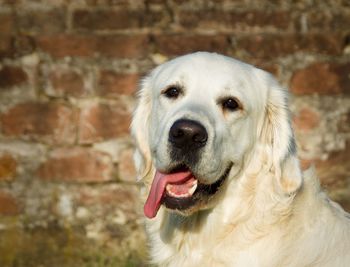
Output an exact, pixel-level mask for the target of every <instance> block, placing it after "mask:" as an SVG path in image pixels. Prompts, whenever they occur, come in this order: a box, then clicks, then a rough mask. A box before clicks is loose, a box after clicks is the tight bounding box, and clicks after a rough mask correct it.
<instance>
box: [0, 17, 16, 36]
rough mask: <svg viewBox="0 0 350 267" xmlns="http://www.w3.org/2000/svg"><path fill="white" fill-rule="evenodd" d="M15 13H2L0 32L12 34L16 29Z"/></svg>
mask: <svg viewBox="0 0 350 267" xmlns="http://www.w3.org/2000/svg"><path fill="white" fill-rule="evenodd" d="M14 24H15V23H14V15H13V14H0V33H1V34H11V33H12V32H13V31H14Z"/></svg>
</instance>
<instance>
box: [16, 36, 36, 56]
mask: <svg viewBox="0 0 350 267" xmlns="http://www.w3.org/2000/svg"><path fill="white" fill-rule="evenodd" d="M13 46H14V48H13V49H14V54H15V56H24V55H27V54H30V53H33V52H34V50H35V48H36V46H35V41H34V39H33V37H32V36H30V35H28V34H18V35H17V36H16V37H15V38H14V40H13Z"/></svg>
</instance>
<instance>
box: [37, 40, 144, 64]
mask: <svg viewBox="0 0 350 267" xmlns="http://www.w3.org/2000/svg"><path fill="white" fill-rule="evenodd" d="M36 44H37V46H38V47H39V49H41V50H42V51H44V52H46V53H49V54H50V55H52V56H53V57H65V56H76V57H93V56H105V57H120V58H135V57H141V56H145V55H146V54H147V52H148V51H147V44H148V38H147V36H146V35H132V36H126V35H108V36H97V35H96V36H94V35H71V34H61V35H44V36H39V37H37V38H36Z"/></svg>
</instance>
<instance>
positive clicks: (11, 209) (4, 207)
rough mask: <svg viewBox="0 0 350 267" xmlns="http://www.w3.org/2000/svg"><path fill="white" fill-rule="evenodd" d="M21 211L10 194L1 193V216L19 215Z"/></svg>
mask: <svg viewBox="0 0 350 267" xmlns="http://www.w3.org/2000/svg"><path fill="white" fill-rule="evenodd" d="M20 211H21V208H20V206H19V203H18V201H17V200H16V198H15V197H14V196H13V195H12V194H10V193H8V192H5V191H0V215H5V216H13V215H18V214H19V213H20Z"/></svg>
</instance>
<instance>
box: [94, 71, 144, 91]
mask: <svg viewBox="0 0 350 267" xmlns="http://www.w3.org/2000/svg"><path fill="white" fill-rule="evenodd" d="M138 80H139V75H138V74H123V73H117V72H115V71H112V70H102V71H101V72H100V75H99V81H98V93H99V95H102V96H108V97H115V96H120V95H132V94H133V93H134V92H135V91H136V88H137V83H138Z"/></svg>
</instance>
